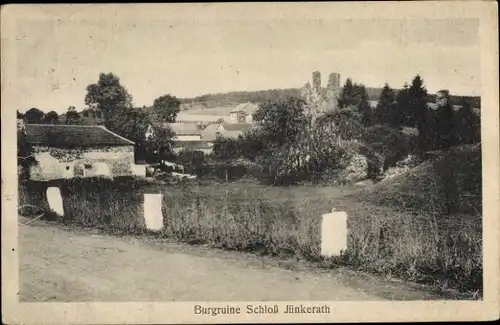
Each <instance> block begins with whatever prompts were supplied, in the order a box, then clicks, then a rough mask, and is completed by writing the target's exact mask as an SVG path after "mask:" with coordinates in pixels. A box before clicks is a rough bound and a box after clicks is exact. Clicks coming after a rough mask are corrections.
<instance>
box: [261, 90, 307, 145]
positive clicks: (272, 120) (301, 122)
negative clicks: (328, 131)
mask: <svg viewBox="0 0 500 325" xmlns="http://www.w3.org/2000/svg"><path fill="white" fill-rule="evenodd" d="M304 108H305V102H304V100H302V99H300V98H296V97H287V98H280V99H278V100H276V101H272V102H266V103H263V104H261V105H259V108H258V110H257V111H256V112H254V113H253V120H254V121H256V122H257V123H258V125H259V128H260V132H261V136H262V138H263V141H265V142H266V143H267V144H268V145H269V146H271V147H281V146H282V145H284V144H286V143H291V142H293V141H295V139H296V137H297V135H298V134H299V133H300V132H301V131H302V130H303V129H304V127H305V125H306V124H307V119H306V116H305V114H304Z"/></svg>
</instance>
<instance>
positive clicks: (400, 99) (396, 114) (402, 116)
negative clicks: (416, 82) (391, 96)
mask: <svg viewBox="0 0 500 325" xmlns="http://www.w3.org/2000/svg"><path fill="white" fill-rule="evenodd" d="M409 89H410V86H409V85H408V84H407V83H405V84H404V85H403V88H402V89H401V90H400V91H398V93H397V94H396V105H395V106H396V107H395V108H394V109H393V111H392V113H393V114H392V116H391V120H392V123H393V125H398V126H411V127H413V126H415V122H414V117H413V114H412V111H411V108H410V106H411V105H410V90H409Z"/></svg>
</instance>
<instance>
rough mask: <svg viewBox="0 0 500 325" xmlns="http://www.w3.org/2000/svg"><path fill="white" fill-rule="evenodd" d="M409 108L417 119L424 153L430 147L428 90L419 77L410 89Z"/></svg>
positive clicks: (420, 146) (419, 144) (420, 144)
mask: <svg viewBox="0 0 500 325" xmlns="http://www.w3.org/2000/svg"><path fill="white" fill-rule="evenodd" d="M408 96H409V108H410V110H411V112H412V114H413V116H414V117H415V122H416V126H417V129H418V147H419V149H420V150H421V151H422V152H423V151H425V150H426V149H427V148H428V147H429V143H428V142H429V125H428V124H429V110H428V108H427V103H426V97H427V90H426V89H425V86H424V81H423V80H422V78H421V77H420V76H419V75H417V76H416V77H415V78H413V81H412V83H411V86H410V88H408Z"/></svg>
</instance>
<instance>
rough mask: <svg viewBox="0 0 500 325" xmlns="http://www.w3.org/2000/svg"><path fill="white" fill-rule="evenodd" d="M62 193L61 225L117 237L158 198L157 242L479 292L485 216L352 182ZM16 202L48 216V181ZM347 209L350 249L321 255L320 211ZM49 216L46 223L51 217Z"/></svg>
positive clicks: (87, 182)
mask: <svg viewBox="0 0 500 325" xmlns="http://www.w3.org/2000/svg"><path fill="white" fill-rule="evenodd" d="M52 184H55V185H58V186H60V188H61V192H62V196H63V199H64V205H65V215H66V217H65V219H64V221H63V222H67V223H71V224H76V225H81V226H86V227H95V228H100V229H104V230H106V231H109V232H112V233H116V234H141V233H142V234H143V233H145V232H146V231H145V225H144V221H143V218H142V213H143V210H142V209H143V207H142V202H143V194H144V193H162V194H163V195H164V201H163V213H164V216H165V227H164V229H163V230H162V232H161V233H160V234H157V235H159V236H164V237H168V238H173V239H176V240H179V241H182V242H186V243H190V244H205V245H208V246H210V247H214V248H220V249H227V250H239V251H247V252H254V253H258V254H264V255H271V256H276V257H280V258H281V257H282V258H296V259H300V260H305V261H309V262H311V263H316V264H318V265H320V266H321V267H326V268H333V267H338V266H348V267H350V268H353V269H356V270H361V271H366V272H371V273H377V274H381V275H385V276H391V277H397V278H401V279H405V280H411V281H415V282H421V283H426V284H429V285H430V286H431V287H432V288H433V289H435V290H436V291H443V290H449V289H451V290H454V291H456V292H457V294H459V293H460V294H465V295H466V296H467V297H469V298H475V299H477V298H480V297H481V294H482V239H481V238H482V236H481V231H482V229H481V216H480V215H471V214H458V215H450V216H443V215H441V214H436V213H434V214H432V213H429V212H427V211H425V210H418V209H414V208H411V209H404V208H403V209H401V208H395V207H394V206H391V205H388V204H384V205H382V204H376V203H374V202H370V200H367V199H366V193H365V192H366V190H363V189H361V188H357V187H354V186H344V187H341V186H318V185H296V186H289V187H274V186H266V185H261V184H258V183H257V182H255V181H253V180H244V179H242V180H238V181H234V182H215V181H213V180H197V181H191V182H189V181H186V182H180V183H177V184H162V183H160V182H154V183H152V182H148V181H146V180H143V179H121V180H119V181H118V180H116V181H112V180H106V179H74V180H68V181H59V182H55V183H54V182H53V183H52ZM20 185H21V186H20V187H19V194H20V202H21V204H33V205H37V206H40V207H41V208H44V209H45V210H46V211H48V206H47V202H46V200H45V199H44V197H43V193H44V192H45V189H46V187H47V186H48V185H49V184H48V183H34V182H30V183H22V184H20ZM332 208H336V209H338V210H344V211H347V213H348V215H349V217H348V228H349V238H348V249H347V251H346V252H344V253H343V254H342V256H340V257H336V258H329V259H325V258H323V257H322V256H321V255H320V223H321V215H322V214H324V213H328V212H329V211H331V210H332ZM47 217H51V216H50V215H47Z"/></svg>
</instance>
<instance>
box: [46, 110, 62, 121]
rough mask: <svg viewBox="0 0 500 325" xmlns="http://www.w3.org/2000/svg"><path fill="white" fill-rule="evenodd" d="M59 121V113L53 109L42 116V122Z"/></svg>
mask: <svg viewBox="0 0 500 325" xmlns="http://www.w3.org/2000/svg"><path fill="white" fill-rule="evenodd" d="M58 122H59V115H58V114H57V112H55V111H50V112H48V113H47V114H45V116H44V117H43V124H57V123H58Z"/></svg>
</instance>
